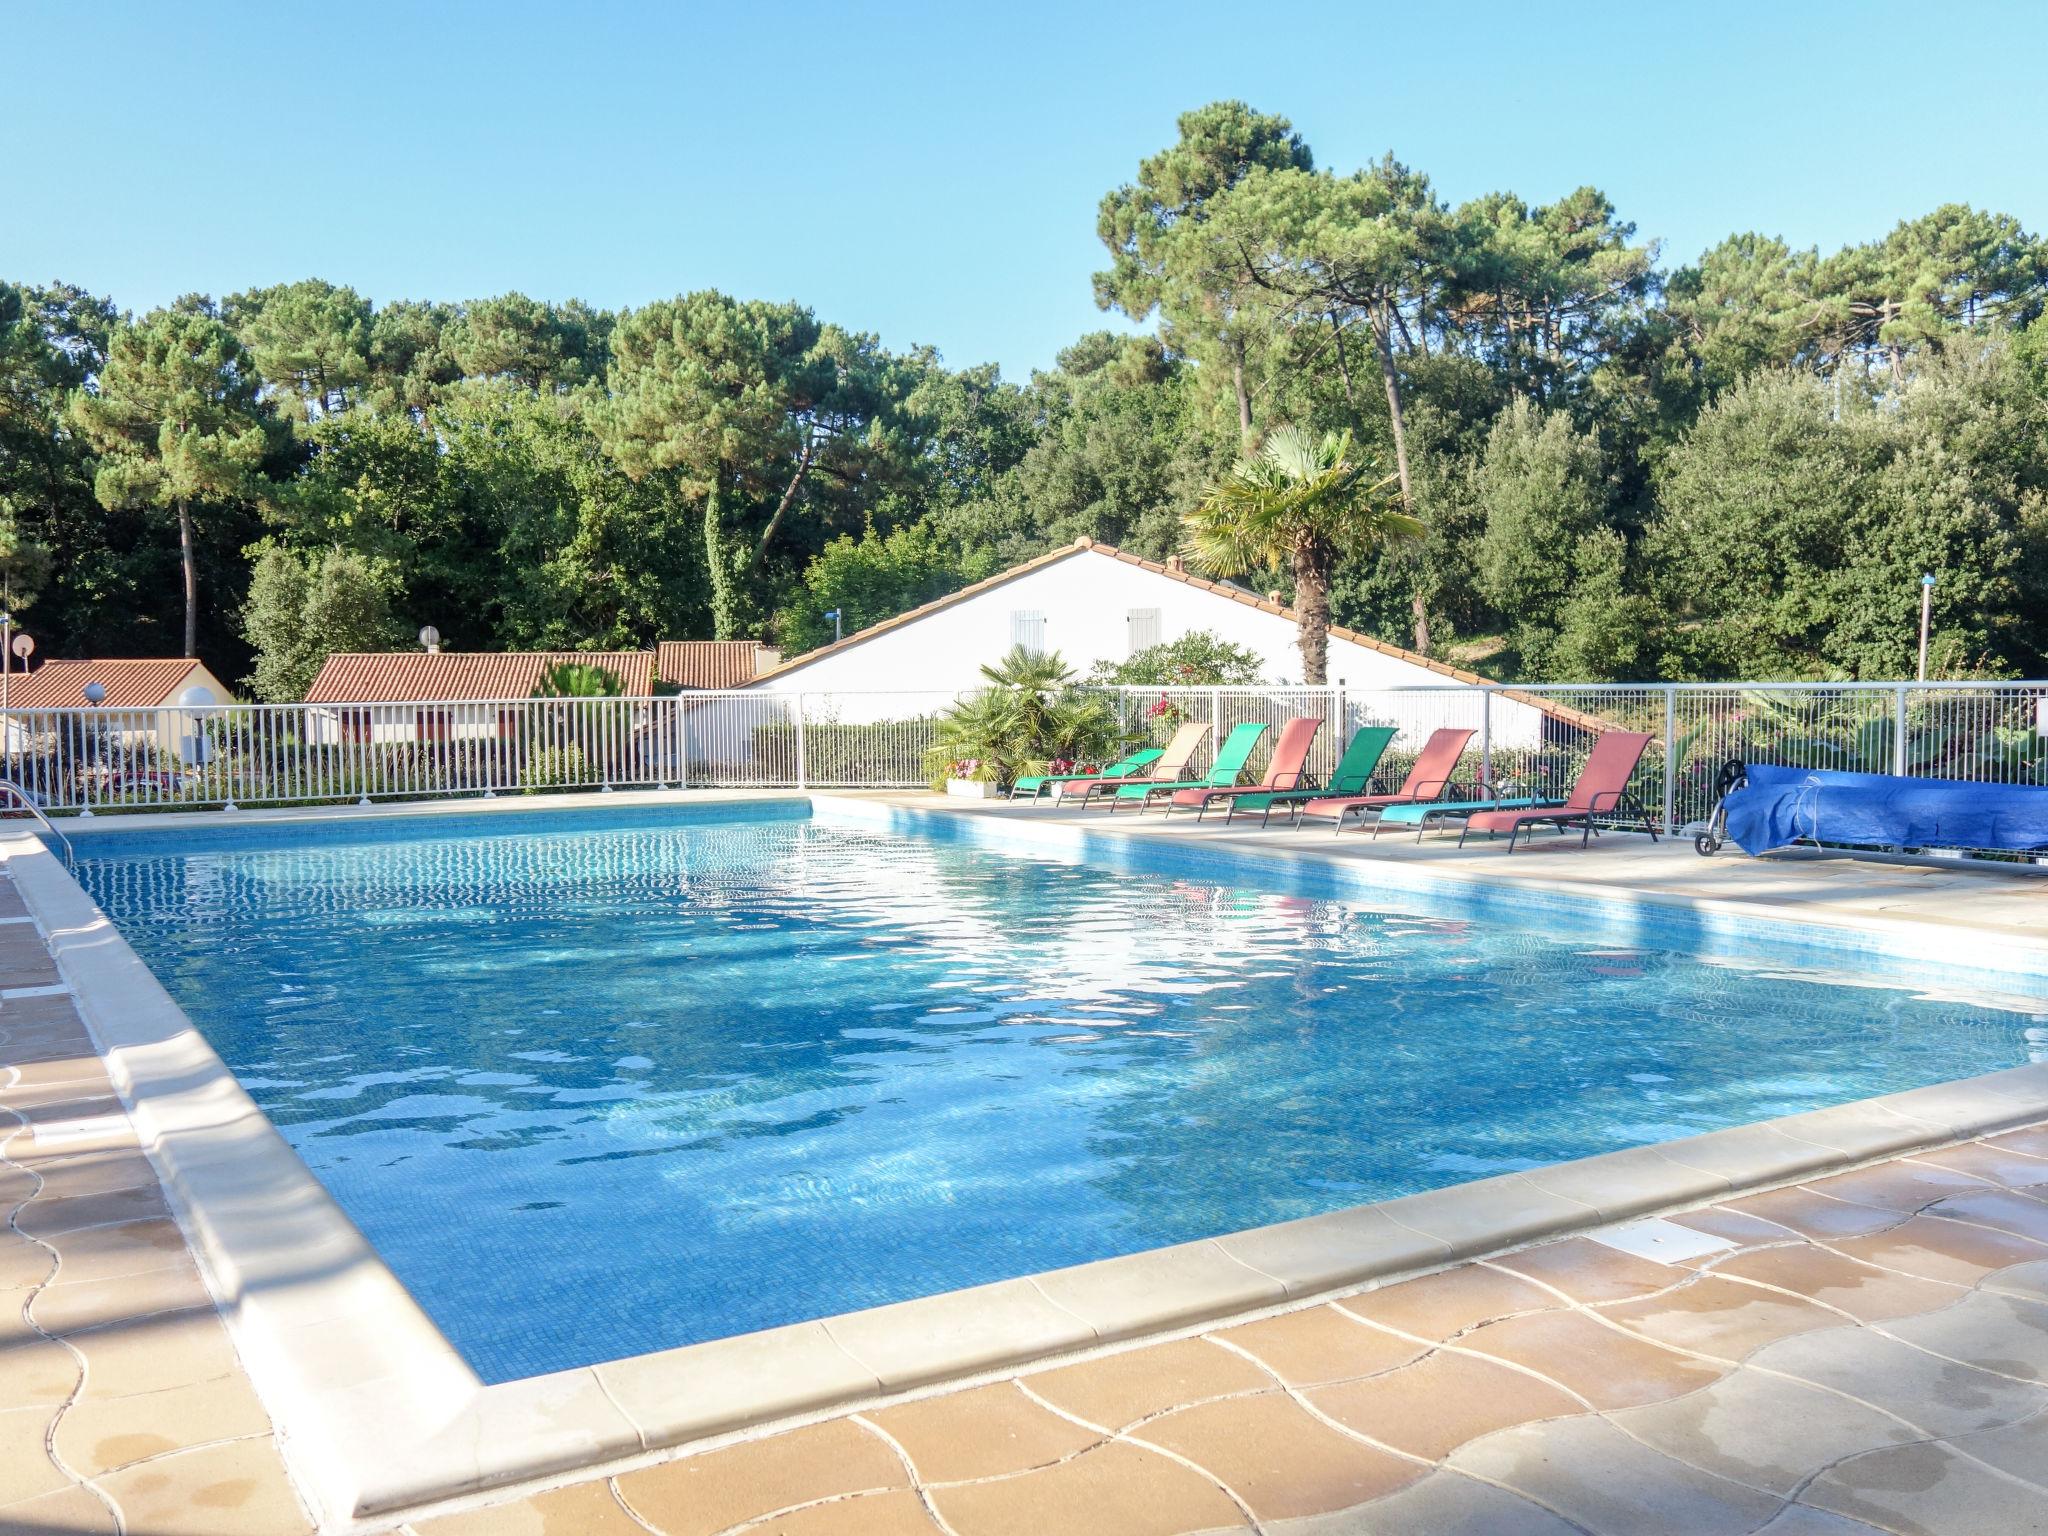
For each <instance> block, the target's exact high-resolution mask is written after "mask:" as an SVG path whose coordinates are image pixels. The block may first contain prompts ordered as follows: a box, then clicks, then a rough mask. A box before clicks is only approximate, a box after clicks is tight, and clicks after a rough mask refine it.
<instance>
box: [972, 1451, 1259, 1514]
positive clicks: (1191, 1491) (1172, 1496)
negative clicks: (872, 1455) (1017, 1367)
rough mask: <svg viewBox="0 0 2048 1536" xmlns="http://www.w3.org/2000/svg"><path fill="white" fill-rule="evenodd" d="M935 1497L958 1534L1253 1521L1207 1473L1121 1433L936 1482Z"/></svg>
mask: <svg viewBox="0 0 2048 1536" xmlns="http://www.w3.org/2000/svg"><path fill="white" fill-rule="evenodd" d="M932 1504H933V1506H934V1507H935V1508H936V1509H937V1510H938V1512H939V1515H940V1517H941V1518H942V1519H944V1520H945V1522H946V1523H947V1524H948V1525H950V1526H951V1527H952V1528H953V1529H954V1530H955V1531H956V1532H958V1533H959V1536H1055V1533H1057V1536H1182V1533H1184V1532H1188V1531H1212V1530H1235V1529H1239V1528H1241V1527H1243V1526H1245V1525H1246V1524H1247V1523H1248V1522H1247V1521H1246V1520H1245V1518H1244V1515H1243V1513H1242V1511H1240V1510H1239V1509H1238V1507H1237V1505H1235V1504H1234V1503H1232V1502H1231V1501H1230V1499H1229V1497H1228V1496H1227V1495H1226V1494H1225V1493H1224V1492H1223V1490H1222V1489H1220V1488H1218V1487H1217V1486H1216V1485H1215V1484H1214V1483H1212V1482H1210V1481H1209V1480H1208V1479H1207V1478H1205V1477H1203V1476H1202V1475H1201V1474H1199V1473H1197V1472H1191V1471H1189V1470H1188V1469H1187V1468H1186V1467H1184V1466H1182V1465H1180V1463H1178V1462H1176V1461H1172V1460H1170V1459H1169V1458H1167V1457H1165V1456H1161V1455H1160V1454H1158V1453H1157V1452H1156V1451H1147V1450H1142V1449H1140V1448H1139V1447H1137V1446H1135V1445H1128V1444H1125V1443H1123V1442H1121V1441H1112V1442H1111V1443H1110V1444H1108V1445H1104V1446H1100V1447H1098V1448H1097V1449H1095V1450H1092V1451H1083V1452H1082V1453H1081V1454H1080V1455H1079V1456H1076V1457H1075V1458H1074V1459H1073V1460H1072V1461H1063V1462H1061V1463H1059V1464H1058V1465H1057V1466H1052V1467H1047V1468H1044V1469H1043V1470H1042V1471H1037V1472H1026V1473H1024V1474H1022V1475H1021V1476H1018V1477H1005V1478H998V1479H997V1480H995V1481H994V1482H987V1483H961V1484H959V1485H957V1486H955V1487H951V1488H937V1489H934V1490H932Z"/></svg>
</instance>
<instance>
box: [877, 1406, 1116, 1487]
mask: <svg viewBox="0 0 2048 1536" xmlns="http://www.w3.org/2000/svg"><path fill="white" fill-rule="evenodd" d="M862 1417H863V1418H866V1419H868V1420H869V1421H870V1422H872V1423H873V1424H875V1425H876V1426H877V1427H878V1428H880V1429H881V1430H882V1431H884V1432H885V1433H886V1434H888V1435H889V1436H890V1438H892V1439H893V1440H895V1441H896V1443H897V1444H898V1445H900V1446H902V1447H903V1451H904V1454H905V1455H907V1456H908V1457H909V1458H910V1464H911V1466H913V1467H914V1468H916V1470H917V1476H918V1480H919V1481H921V1482H925V1483H951V1482H962V1481H965V1480H967V1479H969V1478H979V1477H1000V1476H1003V1475H1005V1474H1008V1473H1012V1472H1023V1471H1025V1470H1027V1469H1029V1468H1031V1467H1040V1466H1044V1465H1045V1464H1046V1463H1048V1462H1054V1461H1059V1460H1060V1459H1062V1458H1063V1457H1067V1456H1072V1455H1074V1454H1075V1453H1076V1452H1079V1451H1083V1450H1086V1449H1087V1448H1088V1447H1089V1446H1091V1445H1094V1444H1095V1443H1097V1442H1098V1441H1099V1440H1100V1439H1101V1438H1102V1437H1101V1436H1100V1435H1099V1434H1096V1433H1095V1432H1094V1431H1092V1430H1087V1429H1083V1428H1082V1427H1081V1426H1080V1425H1078V1424H1075V1423H1073V1422H1072V1421H1071V1420H1068V1419H1063V1418H1061V1417H1060V1416H1059V1415H1058V1414H1056V1413H1053V1412H1051V1411H1050V1410H1048V1409H1046V1408H1042V1407H1040V1406H1039V1405H1038V1404H1037V1403H1034V1402H1033V1401H1032V1400H1031V1399H1030V1398H1028V1397H1026V1396H1025V1395H1024V1394H1023V1392H1021V1391H1020V1390H1018V1388H1017V1386H1016V1385H1015V1383H1013V1382H1000V1383H998V1384H996V1385H994V1386H988V1387H975V1388H972V1389H970V1390H968V1391H966V1392H948V1393H944V1394H942V1395H940V1396H938V1397H928V1398H925V1399H924V1400H923V1401H921V1402H915V1403H899V1404H898V1405H896V1406H895V1407H893V1408H883V1409H879V1410H876V1411H874V1412H871V1413H867V1414H863V1415H862Z"/></svg>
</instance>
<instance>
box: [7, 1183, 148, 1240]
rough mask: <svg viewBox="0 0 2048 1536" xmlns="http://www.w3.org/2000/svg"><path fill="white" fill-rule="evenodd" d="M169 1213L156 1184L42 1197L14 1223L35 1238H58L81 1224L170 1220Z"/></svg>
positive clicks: (101, 1224) (27, 1208) (22, 1212)
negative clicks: (91, 1193)
mask: <svg viewBox="0 0 2048 1536" xmlns="http://www.w3.org/2000/svg"><path fill="white" fill-rule="evenodd" d="M170 1214H171V1213H170V1208H169V1207H168V1206H166V1205H165V1204H164V1197H163V1192H162V1191H161V1190H159V1189H158V1188H157V1187H156V1186H155V1185H153V1184H139V1185H137V1186H135V1187H134V1188H132V1189H117V1190H109V1191H107V1192H105V1193H102V1194H97V1195H70V1196H65V1197H61V1198H48V1197H39V1198H37V1199H34V1200H31V1201H29V1203H28V1204H27V1205H25V1206H23V1207H22V1209H21V1211H20V1213H19V1214H18V1215H17V1216H16V1217H15V1221H14V1224H15V1225H16V1226H17V1227H19V1228H20V1229H21V1230H22V1231H23V1232H26V1233H28V1234H30V1235H31V1236H34V1237H55V1236H58V1235H59V1234H61V1233H65V1232H71V1231H75V1230H77V1229H78V1228H80V1227H100V1226H108V1225H111V1224H113V1223H115V1222H125V1221H142V1220H150V1219H157V1220H168V1219H169V1217H170Z"/></svg>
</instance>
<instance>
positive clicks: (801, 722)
mask: <svg viewBox="0 0 2048 1536" xmlns="http://www.w3.org/2000/svg"><path fill="white" fill-rule="evenodd" d="M1097 691H1099V692H1101V693H1103V694H1105V695H1106V696H1107V697H1109V698H1110V699H1111V700H1112V702H1113V703H1114V706H1115V709H1116V713H1117V716H1118V719H1119V721H1120V723H1121V725H1122V729H1123V735H1124V737H1125V738H1126V740H1128V741H1130V742H1133V743H1135V742H1137V741H1140V740H1147V739H1149V740H1153V741H1163V740H1164V739H1165V737H1166V736H1167V735H1168V734H1170V733H1171V730H1172V728H1173V727H1174V726H1175V725H1177V724H1178V723H1179V722H1180V721H1182V720H1185V719H1195V720H1202V721H1206V722H1208V723H1209V724H1210V725H1212V726H1213V727H1214V729H1213V731H1212V732H1211V736H1210V746H1209V748H1208V750H1209V751H1213V748H1214V744H1215V743H1216V742H1219V741H1221V740H1222V739H1223V737H1224V736H1225V735H1227V734H1228V732H1229V730H1230V728H1231V727H1232V726H1233V725H1237V724H1240V723H1242V722H1245V721H1262V722H1265V723H1268V724H1271V725H1274V726H1277V725H1278V724H1280V723H1281V722H1282V721H1284V720H1286V719H1288V718H1290V717H1292V716H1295V715H1316V716H1320V717H1321V718H1322V719H1323V721H1324V722H1325V727H1324V729H1323V731H1322V732H1321V734H1320V735H1319V737H1318V739H1317V742H1316V746H1315V750H1314V752H1313V754H1312V755H1311V758H1310V762H1309V770H1310V772H1311V773H1312V774H1313V775H1314V776H1315V777H1316V778H1317V779H1319V780H1326V779H1327V778H1328V776H1329V774H1330V771H1331V769H1332V768H1333V767H1334V765H1335V762H1336V759H1337V756H1338V754H1339V752H1340V751H1341V750H1342V748H1343V745H1344V743H1345V742H1347V741H1348V740H1349V739H1350V737H1351V734H1352V733H1353V732H1354V731H1356V730H1357V729H1358V728H1359V727H1360V726H1363V725H1369V724H1383V725H1392V726H1395V727H1396V728H1397V731H1398V734H1397V735H1396V737H1395V739H1394V743H1393V745H1392V747H1391V748H1390V750H1389V751H1388V753H1387V755H1386V757H1385V759H1384V760H1383V761H1382V764H1381V767H1380V778H1381V780H1382V781H1383V782H1386V783H1389V784H1391V783H1393V782H1397V781H1398V780H1399V778H1400V776H1401V774H1402V773H1403V772H1405V771H1406V768H1407V765H1408V764H1409V763H1410V762H1411V761H1412V760H1413V757H1414V754H1415V752H1416V751H1417V750H1418V748H1419V747H1420V745H1421V743H1422V741H1423V740H1424V739H1425V738H1427V736H1428V735H1429V733H1430V732H1431V731H1433V730H1435V729H1437V728H1439V727H1452V728H1458V729H1463V730H1467V731H1469V732H1470V733H1471V734H1470V739H1469V742H1468V745H1467V748H1466V752H1465V755H1464V758H1463V760H1462V762H1461V764H1460V769H1459V776H1460V778H1461V780H1463V781H1464V782H1465V783H1466V784H1468V785H1471V786H1475V787H1476V786H1478V785H1481V784H1492V785H1496V786H1501V787H1502V788H1504V789H1505V788H1508V787H1510V786H1517V785H1519V786H1522V787H1525V788H1526V789H1527V790H1528V791H1529V792H1531V793H1535V794H1551V795H1559V796H1561V795H1562V794H1563V793H1564V792H1565V791H1566V790H1567V789H1568V788H1569V787H1570V784H1571V781H1572V779H1573V778H1574V777H1575V775H1576V774H1577V771H1578V767H1579V764H1580V763H1582V762H1583V761H1584V757H1585V751H1586V748H1587V746H1588V744H1589V743H1590V741H1591V740H1592V737H1593V735H1594V734H1596V733H1597V732H1598V731H1600V730H1602V729H1607V728H1611V727H1619V728H1625V729H1633V730H1643V731H1647V732H1649V733H1650V735H1651V736H1652V737H1653V738H1654V739H1653V741H1652V743H1651V746H1650V749H1649V750H1648V752H1646V753H1645V754H1644V757H1643V761H1642V764H1641V766H1640V767H1639V769H1638V770H1637V775H1636V780H1635V786H1634V787H1635V790H1636V794H1637V797H1638V799H1639V800H1640V801H1641V802H1642V804H1643V805H1644V806H1645V807H1646V808H1648V810H1649V812H1650V813H1651V814H1652V815H1653V816H1655V817H1656V819H1657V820H1658V821H1659V822H1660V823H1661V824H1662V825H1664V826H1665V827H1667V828H1669V829H1672V830H1676V829H1678V828H1680V827H1682V826H1684V825H1685V824H1686V823H1688V822H1693V821H1698V820H1701V819H1703V818H1704V817H1705V816H1706V815H1707V814H1708V813H1709V812H1710V811H1711V809H1712V804H1713V795H1714V783H1715V778H1716V776H1717V774H1718V772H1719V769H1720V766H1721V764H1722V763H1723V762H1724V761H1725V760H1727V759H1730V758H1735V759H1741V760H1743V761H1747V762H1773V763H1784V764H1788V765H1792V766H1797V767H1816V768H1848V769H1859V770H1863V771H1866V772H1876V773H1897V774H1908V775H1919V776H1930V777H1940V778H1955V779H1972V780H1979V781H1983V782H1995V783H2025V784H2048V682H2001V683H1810V684H1809V683H1697V684H1695V683H1678V684H1669V683H1644V684H1569V685H1566V684H1547V683H1546V684H1527V685H1509V684H1498V685H1489V686H1487V687H1475V686H1468V685H1464V684H1433V685H1428V686H1423V687H1413V688H1358V687H1347V686H1346V685H1344V684H1333V685H1331V686H1329V687H1313V688H1312V687H1304V686H1298V685H1297V686H1276V687H1237V688H1201V687H1196V688H1163V689H1162V688H1121V689H1104V690H1097ZM958 697H959V695H957V694H956V693H955V692H953V691H952V690H949V689H926V690H917V691H894V692H864V693H852V692H847V693H814V692H806V693H781V692H769V691H765V690H739V691H732V692H702V693H686V694H682V695H679V696H676V697H672V698H633V699H495V700H481V701H469V702H463V703H455V704H451V703H445V702H411V703H391V704H339V705H313V704H231V705H220V706H210V707H207V708H204V709H184V708H179V707H175V706H170V707H165V708H160V709H108V708H87V707H81V708H77V709H35V710H23V709H16V710H11V711H8V712H7V713H6V715H5V750H4V753H0V778H6V779H11V780H13V781H14V782H15V783H17V784H19V785H20V786H21V787H22V789H23V790H24V792H25V793H26V794H27V795H28V796H29V797H30V798H31V799H32V800H33V801H34V803H35V804H36V805H38V806H40V807H41V808H42V809H43V810H45V811H57V812H78V813H93V812H99V811H105V810H112V809H148V808H159V809H175V808H195V809H196V808H202V807H226V806H237V807H239V806H252V805H266V804H292V803H308V802H354V801H361V800H373V799H411V798H422V797H432V796H441V795H465V794H467V795H486V794H488V795H502V794H516V793H521V792H537V791H541V790H556V789H592V790H603V789H627V788H656V787H660V788H678V789H700V788H721V789H723V788H764V789H769V788H791V789H807V788H819V789H824V788H882V787H901V786H910V785H918V784H923V783H925V782H926V781H927V779H928V778H929V777H930V774H931V764H930V763H929V762H928V756H929V752H930V749H931V747H932V744H933V742H934V740H935V733H936V722H937V719H938V717H939V716H940V715H941V714H942V713H943V712H944V711H945V710H946V709H947V708H949V707H950V706H951V705H952V704H953V703H954V702H955V700H956V698H958ZM1268 739H1269V740H1270V736H1269V738H1268ZM1206 761H1207V757H1206V755H1205V756H1204V757H1201V758H1198V759H1197V760H1196V763H1195V767H1196V768H1197V769H1199V768H1201V767H1203V766H1205V764H1206ZM1260 763H1261V759H1259V758H1255V759H1254V760H1253V766H1254V769H1255V770H1256V769H1257V768H1258V767H1259V766H1260Z"/></svg>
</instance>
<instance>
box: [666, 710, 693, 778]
mask: <svg viewBox="0 0 2048 1536" xmlns="http://www.w3.org/2000/svg"><path fill="white" fill-rule="evenodd" d="M668 707H669V710H670V713H671V716H672V718H673V719H674V720H675V723H676V788H677V789H688V788H689V787H690V712H689V711H688V710H687V709H685V708H683V700H682V696H681V695H680V694H678V695H677V696H676V697H675V698H673V699H671V700H669V706H668Z"/></svg>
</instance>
